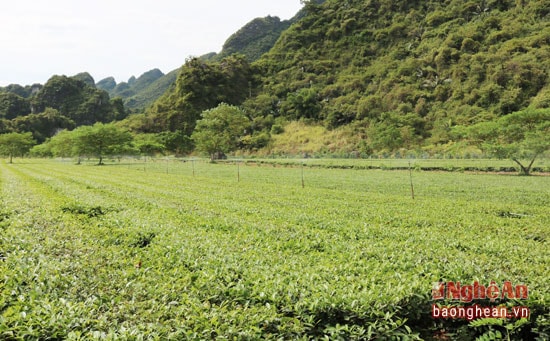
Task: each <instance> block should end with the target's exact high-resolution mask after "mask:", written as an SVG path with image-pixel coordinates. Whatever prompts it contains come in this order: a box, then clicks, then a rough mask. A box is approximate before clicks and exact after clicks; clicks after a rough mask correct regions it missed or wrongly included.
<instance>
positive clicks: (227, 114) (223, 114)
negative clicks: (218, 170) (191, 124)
mask: <svg viewBox="0 0 550 341" xmlns="http://www.w3.org/2000/svg"><path fill="white" fill-rule="evenodd" d="M201 117H202V118H201V119H200V120H199V121H197V126H196V128H195V131H194V132H193V135H192V136H191V137H192V139H193V140H194V141H195V144H196V147H197V150H199V151H201V152H205V153H207V154H209V155H210V158H211V159H212V160H216V159H220V158H221V157H223V156H224V155H225V154H226V153H228V152H231V151H234V150H235V149H237V148H238V147H239V142H240V138H241V137H242V136H244V135H246V133H247V129H249V128H250V120H249V119H248V118H247V117H246V115H245V113H244V111H243V110H242V109H240V108H238V107H236V106H232V105H229V104H225V103H222V104H220V105H218V106H217V107H216V108H214V109H210V110H205V111H203V113H202V115H201Z"/></svg>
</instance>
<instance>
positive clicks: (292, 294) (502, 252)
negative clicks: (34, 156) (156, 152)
mask: <svg viewBox="0 0 550 341" xmlns="http://www.w3.org/2000/svg"><path fill="white" fill-rule="evenodd" d="M110 164H111V165H108V166H105V167H92V166H83V165H81V166H75V165H71V164H67V163H54V162H51V161H49V162H41V161H38V160H32V161H30V162H28V163H27V164H24V163H18V164H17V166H16V167H14V166H9V167H8V166H7V165H5V164H2V165H0V188H1V190H0V196H1V198H2V201H1V203H2V206H1V207H0V213H1V214H0V217H1V218H0V229H1V230H2V233H1V234H0V273H2V276H0V288H1V289H2V290H0V338H2V339H48V338H49V339H53V338H56V339H78V338H79V337H80V338H84V339H100V338H104V339H141V338H157V339H163V340H165V339H166V340H167V339H222V338H223V339H260V338H266V339H287V340H288V339H304V340H306V339H323V338H324V337H326V338H328V339H331V340H336V339H345V340H349V339H367V340H371V339H377V338H378V339H384V338H385V339H390V338H391V337H393V338H394V339H405V337H406V336H404V335H407V334H408V336H409V338H410V339H415V338H416V337H415V335H416V336H420V337H422V338H424V339H433V338H435V337H438V339H450V340H458V339H464V340H473V339H475V338H476V337H478V336H481V335H483V334H490V333H493V334H496V333H497V332H498V333H500V334H501V335H504V336H506V334H507V333H509V334H510V339H511V340H520V339H524V340H535V339H536V337H537V336H538V337H539V339H541V340H543V339H547V338H548V334H549V332H550V330H549V328H550V326H549V321H550V320H549V315H548V314H549V306H550V304H549V300H550V297H549V293H550V290H549V282H548V272H547V269H548V267H549V266H550V264H549V260H550V255H549V248H548V240H549V235H548V228H547V227H548V224H549V223H550V222H549V220H548V214H547V207H548V203H549V200H550V197H549V195H550V193H549V192H548V191H547V190H546V189H547V178H545V177H510V176H499V175H472V174H457V173H433V172H415V173H414V174H413V177H414V181H415V186H416V187H415V189H416V194H417V196H416V199H415V200H414V201H413V200H411V198H410V195H409V188H408V182H409V181H408V178H409V174H408V172H401V171H392V172H389V171H362V170H329V169H309V168H308V169H306V170H305V180H306V186H305V188H303V189H302V188H301V186H300V169H299V168H281V167H245V166H243V165H241V169H240V170H241V177H240V180H241V181H240V182H237V174H236V172H237V170H236V166H235V165H219V164H210V163H202V162H194V163H191V162H186V163H182V162H178V163H174V164H171V165H170V167H172V169H177V170H178V171H179V172H178V173H177V175H176V174H166V167H167V166H168V165H167V164H162V163H160V164H159V163H158V162H157V163H152V162H151V163H149V162H148V163H147V164H146V165H147V166H151V167H153V166H158V167H159V170H160V171H161V172H159V173H151V172H149V169H147V172H144V166H145V164H143V163H142V164H140V165H137V166H136V167H135V168H133V167H131V165H130V164H124V163H121V164H119V165H118V166H117V164H118V162H115V163H110ZM193 169H194V171H195V177H193V175H192V174H193V173H192V171H193ZM514 214H516V215H515V216H514ZM439 280H444V281H460V282H461V283H472V282H473V281H474V280H478V281H480V283H489V282H490V281H491V280H494V281H496V282H497V283H502V282H503V281H506V280H509V281H512V282H513V283H518V284H519V283H525V284H526V285H528V287H529V299H528V300H526V301H508V300H499V301H497V302H495V303H494V304H495V305H499V304H504V305H507V306H511V305H522V306H523V305H525V306H529V307H530V309H531V314H532V315H531V318H530V319H529V320H527V321H523V322H524V324H523V325H521V326H520V327H519V328H517V329H507V328H508V327H510V326H512V325H513V324H515V320H513V319H512V320H502V321H501V325H500V326H499V325H497V323H496V322H495V321H487V320H477V321H474V322H472V323H469V322H468V321H465V320H451V319H448V320H445V319H441V320H436V319H432V318H431V316H430V306H431V304H432V303H433V301H432V300H431V299H432V297H431V293H432V286H433V282H437V281H439ZM477 303H478V304H480V305H491V303H490V302H489V301H479V302H477ZM451 304H458V303H456V302H455V303H451ZM497 322H498V321H497ZM491 324H493V325H491Z"/></svg>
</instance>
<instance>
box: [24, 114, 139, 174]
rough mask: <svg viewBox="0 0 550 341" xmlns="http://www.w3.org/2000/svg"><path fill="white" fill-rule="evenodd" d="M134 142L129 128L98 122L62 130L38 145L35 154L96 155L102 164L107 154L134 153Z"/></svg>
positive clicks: (62, 155) (63, 155)
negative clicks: (70, 129)
mask: <svg viewBox="0 0 550 341" xmlns="http://www.w3.org/2000/svg"><path fill="white" fill-rule="evenodd" d="M132 142H133V136H132V135H131V134H130V132H128V131H127V130H125V129H121V128H119V127H117V126H116V125H114V124H103V123H96V124H94V125H93V126H81V127H78V128H76V129H75V130H73V131H62V132H60V133H59V134H57V135H55V136H54V137H52V138H51V139H50V140H49V141H47V143H45V144H44V145H41V146H38V147H37V148H38V149H37V150H35V151H34V154H37V155H40V154H43V155H47V154H48V153H49V154H51V155H52V156H60V157H67V156H76V157H78V158H79V160H80V158H81V157H94V158H98V159H99V162H98V164H99V165H102V164H103V158H104V157H106V156H117V155H125V154H132V153H133V152H134V151H135V150H134V149H133V145H132ZM79 162H80V161H79Z"/></svg>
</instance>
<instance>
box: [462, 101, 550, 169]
mask: <svg viewBox="0 0 550 341" xmlns="http://www.w3.org/2000/svg"><path fill="white" fill-rule="evenodd" d="M467 135H468V137H469V138H470V139H472V140H473V142H474V143H478V144H481V146H482V148H483V149H485V150H486V151H487V152H488V153H489V154H491V155H492V156H496V157H498V158H510V159H511V160H513V161H514V162H516V163H517V164H518V165H519V166H520V168H521V173H522V174H524V175H529V172H530V170H531V167H532V166H533V163H534V162H535V159H536V158H537V157H538V156H540V155H541V154H543V153H545V152H546V151H548V150H550V109H538V110H535V109H531V110H524V111H520V112H517V113H513V114H509V115H506V116H503V117H501V118H500V119H498V120H497V121H492V122H483V123H478V124H476V125H473V126H471V127H469V128H468V131H467ZM522 159H526V160H527V162H526V163H525V164H524V163H522V161H521V160H522Z"/></svg>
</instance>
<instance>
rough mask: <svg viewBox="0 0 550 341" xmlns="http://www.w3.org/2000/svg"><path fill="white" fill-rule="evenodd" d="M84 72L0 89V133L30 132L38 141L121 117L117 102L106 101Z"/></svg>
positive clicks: (121, 110)
mask: <svg viewBox="0 0 550 341" xmlns="http://www.w3.org/2000/svg"><path fill="white" fill-rule="evenodd" d="M94 84H95V83H94V79H93V78H92V77H91V76H90V74H88V73H86V72H84V73H80V74H78V75H75V76H73V77H66V76H53V77H51V78H50V79H49V80H48V81H47V82H46V84H44V85H43V86H42V85H38V84H35V85H33V86H26V87H22V86H19V85H10V86H8V87H5V88H1V89H0V134H3V133H9V132H32V134H33V137H34V138H35V139H36V140H37V141H38V142H43V141H44V140H46V138H48V137H51V136H53V135H54V134H56V133H57V132H58V131H59V130H61V129H72V128H74V127H77V126H81V125H91V124H94V123H96V122H111V121H113V120H121V119H123V118H125V116H126V111H125V109H124V106H123V103H122V101H121V100H120V99H110V98H109V95H108V94H107V92H105V91H103V90H100V89H97V88H96V87H95V85H94Z"/></svg>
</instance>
